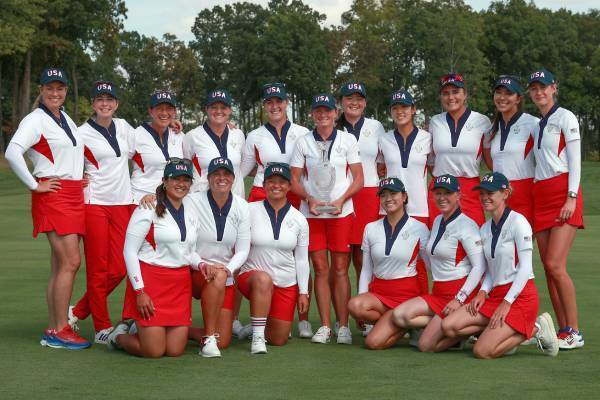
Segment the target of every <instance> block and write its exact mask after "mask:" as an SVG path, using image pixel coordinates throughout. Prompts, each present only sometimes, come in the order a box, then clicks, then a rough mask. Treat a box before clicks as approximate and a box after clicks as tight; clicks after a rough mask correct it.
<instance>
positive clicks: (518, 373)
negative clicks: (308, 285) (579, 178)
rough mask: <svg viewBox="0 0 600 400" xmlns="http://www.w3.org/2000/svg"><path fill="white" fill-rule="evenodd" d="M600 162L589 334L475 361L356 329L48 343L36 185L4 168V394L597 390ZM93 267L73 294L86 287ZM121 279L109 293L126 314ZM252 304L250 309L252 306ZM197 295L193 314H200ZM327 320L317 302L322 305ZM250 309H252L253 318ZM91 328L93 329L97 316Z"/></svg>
mask: <svg viewBox="0 0 600 400" xmlns="http://www.w3.org/2000/svg"><path fill="white" fill-rule="evenodd" d="M599 180H600V163H585V165H584V169H583V188H584V196H585V202H586V229H585V230H583V231H580V232H579V234H578V236H577V239H576V242H575V245H574V247H573V250H572V252H571V257H570V260H569V269H570V271H571V272H572V276H573V278H574V279H575V283H576V285H577V291H578V302H579V312H580V321H581V327H582V330H583V331H584V333H585V338H586V345H585V347H584V348H583V349H581V350H577V351H571V352H561V353H560V354H559V356H558V357H557V358H556V359H551V358H548V357H545V356H543V355H542V354H541V353H539V352H538V351H537V350H536V349H535V348H534V347H531V346H522V347H521V348H520V349H519V351H518V352H517V354H516V355H514V356H511V357H506V358H502V359H499V360H495V361H479V360H475V359H474V358H473V357H472V355H471V354H470V353H469V352H448V353H443V354H435V355H430V354H421V353H419V352H417V351H415V350H414V349H412V348H409V347H408V345H407V344H406V343H401V344H399V345H398V346H396V347H395V348H393V349H390V350H386V351H381V352H373V351H368V350H366V349H364V347H363V346H362V344H363V339H362V337H359V335H358V334H356V332H354V333H355V335H354V341H355V343H354V344H353V345H352V346H341V345H335V344H330V345H314V344H311V343H310V342H309V341H307V340H301V339H297V338H294V339H293V340H291V342H290V343H289V344H288V345H287V346H285V347H281V348H274V347H270V348H269V353H268V354H267V355H265V356H250V354H249V348H250V345H249V343H248V342H238V341H236V340H235V339H234V340H233V343H232V346H231V347H230V348H229V349H228V350H226V351H224V353H223V357H222V358H221V359H211V360H208V359H203V358H201V357H199V356H198V355H197V351H198V348H197V345H195V344H192V343H190V344H189V346H188V348H187V351H186V354H185V355H184V356H182V357H180V358H176V359H169V358H164V359H160V360H144V359H139V358H136V357H132V356H128V355H126V354H124V353H122V352H114V353H111V352H108V351H107V350H106V348H105V347H103V346H98V345H97V346H93V347H92V348H91V349H90V350H85V351H78V352H75V351H63V350H52V349H48V348H41V347H40V345H39V344H38V341H39V335H40V333H41V331H42V329H43V328H44V326H45V321H46V305H45V286H46V283H47V278H48V271H49V266H48V259H49V248H48V244H47V243H46V240H45V239H44V238H43V237H40V238H38V239H37V240H34V239H32V238H31V222H30V221H31V217H30V215H29V205H30V200H29V195H28V194H27V193H26V190H25V189H24V188H23V186H22V185H21V184H20V183H19V182H18V181H17V179H16V178H15V177H14V175H13V174H12V173H11V172H10V171H8V170H7V169H5V168H0V210H2V211H1V216H2V218H1V221H2V230H0V254H2V256H1V257H0V398H1V399H31V398H41V397H44V398H46V399H54V398H57V399H58V398H59V399H63V400H66V399H71V398H73V399H81V398H91V399H95V398H107V397H110V398H116V399H120V398H128V399H138V398H139V399H153V398H175V399H187V398H190V399H192V398H194V399H197V398H208V399H221V398H223V399H224V398H228V399H236V398H244V399H254V398H261V399H281V398H289V399H297V398H317V396H319V397H318V398H331V397H335V398H342V399H352V398H381V399H392V398H399V397H404V398H435V399H437V398H440V397H444V398H446V399H454V398H465V397H470V398H478V397H481V398H483V397H485V398H486V399H507V398H509V399H510V398H514V399H521V398H527V399H544V400H546V399H553V398H561V397H563V398H564V397H574V398H579V399H595V398H598V392H599V390H600V382H599V379H598V371H599V366H600V363H599V361H598V360H600V357H599V356H600V344H599V342H600V323H599V322H598V321H599V320H597V319H596V318H595V317H596V316H597V305H598V295H597V288H598V287H599V284H600V281H599V278H598V276H599V275H598V273H597V269H596V265H597V258H596V257H597V253H596V250H597V248H598V237H599V236H600V205H599V200H600V189H598V186H596V185H595V184H596V183H597V182H598V181H599ZM534 268H535V272H536V276H537V279H536V281H537V285H538V288H539V289H540V296H541V309H542V310H551V307H550V303H549V300H548V295H547V292H546V289H545V282H544V274H543V271H542V270H541V265H540V263H539V260H538V259H536V261H535V267H534ZM83 272H84V271H83V269H82V271H81V273H80V274H78V279H77V283H76V287H75V293H74V299H77V298H79V296H81V294H82V293H83V290H84V285H85V282H84V277H85V274H84V273H83ZM122 293H123V291H122V288H120V289H119V290H118V291H117V292H116V293H115V294H113V296H112V297H111V298H110V309H111V315H113V316H118V315H119V314H120V310H121V306H122V303H121V302H122ZM246 310H247V309H246V308H245V309H244V310H243V311H242V314H241V315H242V316H247V315H248V314H247V311H246ZM199 313H200V310H199V307H198V304H195V305H194V317H195V318H196V319H198V318H199V317H200V314H199ZM311 313H312V314H311V320H312V322H313V326H317V325H318V323H317V321H318V318H317V314H316V306H315V304H314V302H313V304H312V310H311ZM246 319H247V317H246ZM81 327H82V334H83V336H85V337H87V338H91V337H93V328H92V324H91V321H89V320H87V321H84V322H82V323H81Z"/></svg>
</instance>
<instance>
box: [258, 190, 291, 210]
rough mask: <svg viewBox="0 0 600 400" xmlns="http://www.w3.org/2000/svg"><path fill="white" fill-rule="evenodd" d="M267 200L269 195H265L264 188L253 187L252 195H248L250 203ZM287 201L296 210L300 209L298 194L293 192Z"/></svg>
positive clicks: (288, 195) (289, 193) (289, 194)
mask: <svg viewBox="0 0 600 400" xmlns="http://www.w3.org/2000/svg"><path fill="white" fill-rule="evenodd" d="M266 198H267V193H265V188H264V187H262V186H252V189H251V190H250V194H249V195H248V203H252V202H254V201H261V200H264V199H266ZM287 199H288V201H289V202H290V204H291V205H292V207H294V208H295V209H296V210H299V209H300V197H298V196H297V195H296V193H294V192H292V191H291V190H290V191H289V192H288V194H287Z"/></svg>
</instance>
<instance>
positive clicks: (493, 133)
mask: <svg viewBox="0 0 600 400" xmlns="http://www.w3.org/2000/svg"><path fill="white" fill-rule="evenodd" d="M500 118H502V113H501V112H498V111H496V115H495V116H494V122H492V131H491V134H490V142H491V141H492V140H493V139H494V137H495V136H496V133H498V129H500Z"/></svg>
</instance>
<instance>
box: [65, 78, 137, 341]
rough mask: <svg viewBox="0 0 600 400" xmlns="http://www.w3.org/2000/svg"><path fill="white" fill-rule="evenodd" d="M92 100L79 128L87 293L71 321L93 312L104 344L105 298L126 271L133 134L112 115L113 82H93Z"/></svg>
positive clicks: (106, 324) (97, 338)
mask: <svg viewBox="0 0 600 400" xmlns="http://www.w3.org/2000/svg"><path fill="white" fill-rule="evenodd" d="M91 98H92V108H93V110H94V115H93V116H92V118H90V119H88V120H87V122H85V123H84V124H83V125H81V126H80V127H79V128H78V131H79V133H80V135H81V137H82V139H83V143H84V157H85V159H84V165H85V174H86V176H87V177H88V181H89V183H88V185H87V186H86V187H85V189H84V199H85V237H84V241H83V245H84V252H85V259H86V278H87V281H86V287H87V291H86V293H85V294H84V295H83V297H82V298H81V299H80V300H79V302H78V303H77V305H76V306H75V307H74V308H73V309H72V314H73V316H74V317H75V318H71V324H73V323H74V322H75V321H76V320H82V319H85V318H87V317H88V315H90V313H91V314H92V319H93V321H94V330H95V331H96V335H95V340H94V341H95V342H96V343H101V344H106V340H107V337H108V334H109V333H110V332H111V331H112V329H113V325H112V322H111V320H110V316H109V314H108V306H107V301H106V300H107V297H108V295H109V294H110V293H111V292H112V291H113V290H114V289H115V288H116V287H117V286H118V285H119V283H121V280H122V279H123V278H124V277H125V275H126V273H127V270H126V268H125V260H124V259H123V245H124V243H125V232H126V230H127V224H128V223H129V217H130V214H131V212H132V206H131V205H132V204H133V195H132V192H131V183H130V179H129V165H128V158H127V154H128V152H129V151H128V140H129V138H130V137H131V136H132V135H133V134H134V133H133V128H132V127H131V126H130V125H129V124H128V123H127V121H125V120H123V119H120V118H113V115H114V113H115V112H116V111H117V109H118V108H119V98H118V96H117V88H116V86H115V84H114V83H113V82H108V81H98V82H96V83H95V84H94V86H93V88H92V96H91Z"/></svg>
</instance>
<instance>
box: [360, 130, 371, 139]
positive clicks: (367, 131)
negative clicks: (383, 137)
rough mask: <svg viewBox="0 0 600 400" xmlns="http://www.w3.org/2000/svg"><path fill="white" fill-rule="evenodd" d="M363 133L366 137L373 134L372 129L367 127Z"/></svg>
mask: <svg viewBox="0 0 600 400" xmlns="http://www.w3.org/2000/svg"><path fill="white" fill-rule="evenodd" d="M362 134H363V135H365V137H369V136H371V131H370V130H368V129H367V130H365V131H364V132H363V133H362Z"/></svg>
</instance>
